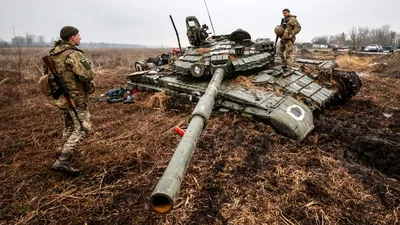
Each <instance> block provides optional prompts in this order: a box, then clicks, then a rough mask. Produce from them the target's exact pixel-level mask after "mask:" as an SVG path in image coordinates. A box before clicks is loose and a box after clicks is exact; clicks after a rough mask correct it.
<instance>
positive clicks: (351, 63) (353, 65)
mask: <svg viewBox="0 0 400 225" xmlns="http://www.w3.org/2000/svg"><path fill="white" fill-rule="evenodd" d="M372 62H373V58H370V57H362V56H361V57H360V56H356V55H350V54H343V55H340V56H338V57H337V58H336V63H337V64H338V65H339V68H340V69H343V70H353V71H359V72H360V71H362V72H372V71H373V67H371V66H370V65H371V64H372Z"/></svg>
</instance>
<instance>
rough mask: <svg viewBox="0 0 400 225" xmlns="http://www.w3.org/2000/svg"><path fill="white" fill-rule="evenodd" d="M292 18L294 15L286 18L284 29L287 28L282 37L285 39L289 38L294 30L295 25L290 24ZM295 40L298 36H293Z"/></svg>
mask: <svg viewBox="0 0 400 225" xmlns="http://www.w3.org/2000/svg"><path fill="white" fill-rule="evenodd" d="M291 19H292V16H290V17H288V18H285V19H284V24H285V26H284V29H285V30H284V32H283V35H282V38H283V39H285V40H286V39H288V38H289V35H290V34H292V32H293V26H292V25H291V24H289V21H290V20H291ZM295 40H296V37H293V38H292V41H293V42H294V41H295Z"/></svg>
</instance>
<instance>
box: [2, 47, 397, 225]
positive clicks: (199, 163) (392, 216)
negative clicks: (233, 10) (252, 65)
mask: <svg viewBox="0 0 400 225" xmlns="http://www.w3.org/2000/svg"><path fill="white" fill-rule="evenodd" d="M45 52H46V51H45V50H43V51H39V50H38V51H34V52H32V53H31V54H32V55H31V56H28V54H27V53H26V52H25V51H24V56H23V59H25V60H24V68H25V69H24V70H23V75H24V76H23V79H22V80H20V81H19V82H15V79H16V78H15V77H14V72H12V71H14V70H13V69H14V66H15V65H16V63H17V62H16V57H15V54H14V53H13V52H12V51H10V52H8V53H1V54H0V62H2V64H1V65H2V68H1V71H2V72H1V73H0V78H1V80H3V82H0V88H1V89H0V90H1V91H0V101H1V105H2V107H1V108H0V115H2V116H1V117H0V128H1V129H0V130H1V131H0V141H1V143H2V145H1V147H0V150H1V151H0V152H1V155H0V162H1V163H0V184H1V185H0V224H166V225H167V224H396V223H398V221H399V206H400V184H399V182H398V181H397V180H394V179H393V178H391V177H390V176H387V175H385V174H382V173H380V172H379V171H377V170H375V169H374V168H373V167H370V166H368V164H367V163H364V162H363V161H362V160H358V158H357V157H356V156H355V155H354V157H346V155H348V154H350V153H351V152H352V151H354V148H356V147H357V143H356V144H354V143H352V142H351V140H354V139H356V138H359V137H363V136H366V135H371V133H372V134H376V133H379V132H381V133H383V134H384V135H386V136H389V137H396V133H398V132H400V131H399V130H398V127H399V119H397V118H398V116H397V115H399V114H398V113H397V114H394V115H393V117H391V118H386V119H384V118H382V115H381V114H382V110H383V109H387V108H389V109H392V110H393V108H392V107H395V106H396V105H397V106H398V104H399V100H398V99H400V93H399V92H398V83H396V82H398V79H395V78H390V77H388V78H385V79H380V78H379V77H373V76H371V77H364V78H363V81H364V88H363V89H362V90H361V92H360V94H359V95H357V97H356V98H355V99H354V101H351V102H350V103H349V105H348V106H342V107H339V109H327V110H326V111H325V112H324V114H325V115H327V116H326V117H328V118H326V117H325V116H324V115H320V119H319V120H316V131H315V132H313V133H312V134H311V135H310V136H309V137H308V138H307V139H306V140H305V141H304V142H303V143H297V142H295V141H292V140H289V139H288V138H285V137H283V136H281V135H279V134H277V133H276V132H275V131H274V130H273V129H272V128H271V127H270V126H268V125H266V124H264V123H259V122H254V121H250V120H248V119H246V118H244V117H241V116H234V115H232V114H229V113H228V114H222V113H219V112H213V114H212V117H211V118H210V120H209V121H208V123H207V127H206V129H205V130H204V131H203V133H202V135H201V137H200V139H199V141H198V143H197V145H196V151H195V153H194V155H193V159H192V160H191V162H190V165H189V168H188V171H187V174H186V176H185V179H184V181H183V184H182V188H181V191H180V194H179V197H178V199H177V207H176V208H175V209H174V210H173V211H172V212H171V213H170V214H167V215H159V214H155V213H153V212H151V211H150V207H149V204H148V201H149V196H150V194H151V191H152V189H153V188H154V185H155V184H156V182H157V180H158V179H159V178H160V177H161V175H162V173H163V170H164V169H165V167H166V165H167V163H168V161H169V159H170V158H171V156H172V154H173V153H174V149H175V148H176V146H177V144H178V142H179V139H180V136H179V135H178V134H176V132H174V131H173V127H174V126H175V125H178V126H181V125H182V124H185V123H186V122H187V118H188V116H189V115H190V111H191V110H190V108H193V106H189V110H188V109H186V108H174V110H166V111H162V110H159V109H155V108H154V107H148V106H147V105H148V103H149V102H150V100H151V98H153V99H154V102H157V101H159V102H160V103H164V102H165V99H167V97H166V96H165V95H163V94H162V93H159V94H158V95H150V97H149V95H146V94H144V93H140V94H135V101H136V103H135V104H132V105H124V104H108V103H106V102H92V103H91V104H90V106H89V107H90V110H91V114H92V122H93V125H94V131H93V133H92V134H91V135H90V136H89V138H88V139H87V140H86V141H85V142H84V143H83V144H82V146H81V148H80V150H79V152H77V153H76V155H75V158H74V161H73V164H74V165H76V167H78V168H80V169H81V170H83V175H81V176H79V177H77V178H69V177H66V176H63V175H60V174H57V173H54V172H52V171H50V170H49V167H50V166H51V164H52V163H53V162H54V160H55V159H56V157H57V156H58V154H57V151H56V149H57V148H58V147H59V146H61V145H62V143H63V140H62V139H61V121H60V118H59V111H58V109H56V108H54V107H53V106H52V105H51V104H50V102H49V101H48V99H46V98H45V97H44V96H42V95H41V94H40V93H39V90H38V89H37V87H36V82H37V79H38V78H39V76H40V72H39V70H38V69H36V67H39V68H41V63H40V56H42V54H43V53H45ZM115 52H117V50H115ZM115 52H114V51H106V50H95V49H93V50H92V49H90V50H87V54H88V58H89V59H90V60H92V61H93V62H94V65H95V70H96V72H97V76H96V78H95V80H96V82H97V83H98V90H97V91H96V93H95V96H97V95H99V94H100V93H105V92H106V91H107V90H108V89H111V88H116V87H120V86H124V85H125V82H126V78H125V77H126V74H128V73H130V72H132V70H133V69H132V65H133V64H129V63H133V62H132V61H131V60H135V59H139V58H141V59H142V58H147V57H150V56H154V55H157V54H158V53H159V50H148V51H144V50H121V52H120V53H115ZM114 53H115V54H114ZM96 54H99V55H97V56H95V55H96ZM91 56H94V57H93V59H92V58H90V57H91ZM118 57H120V58H121V57H122V58H121V59H120V62H118V63H117V64H116V65H114V64H113V63H114V62H113V61H114V59H118ZM122 62H126V63H127V64H124V63H122ZM248 78H249V77H238V78H236V81H235V82H238V83H240V84H242V85H244V86H248V87H249V88H253V86H252V84H250V82H249V80H248ZM5 79H6V80H5ZM4 80H5V81H4ZM388 94H390V95H391V96H392V97H393V98H391V99H390V100H388V97H387V95H388ZM161 105H162V104H161ZM152 106H153V104H152ZM394 113H396V112H394ZM324 118H326V119H325V120H324ZM385 121H386V122H385ZM343 123H345V126H343V127H339V128H337V126H338V125H340V124H343ZM352 127H355V128H352ZM345 128H346V129H345ZM355 131H357V132H359V133H351V132H355ZM355 134H357V135H355ZM383 134H382V135H383ZM340 135H342V136H340ZM346 137H347V138H346ZM343 152H346V154H344V153H343ZM395 156H396V155H395Z"/></svg>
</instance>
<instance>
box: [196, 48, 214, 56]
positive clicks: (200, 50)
mask: <svg viewBox="0 0 400 225" xmlns="http://www.w3.org/2000/svg"><path fill="white" fill-rule="evenodd" d="M196 51H197V52H198V53H199V54H201V55H203V54H206V53H209V52H210V51H211V48H197V49H196Z"/></svg>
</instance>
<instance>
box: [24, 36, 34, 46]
mask: <svg viewBox="0 0 400 225" xmlns="http://www.w3.org/2000/svg"><path fill="white" fill-rule="evenodd" d="M25 37H26V46H27V47H32V46H33V45H34V44H35V43H36V35H34V34H29V33H26V35H25Z"/></svg>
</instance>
